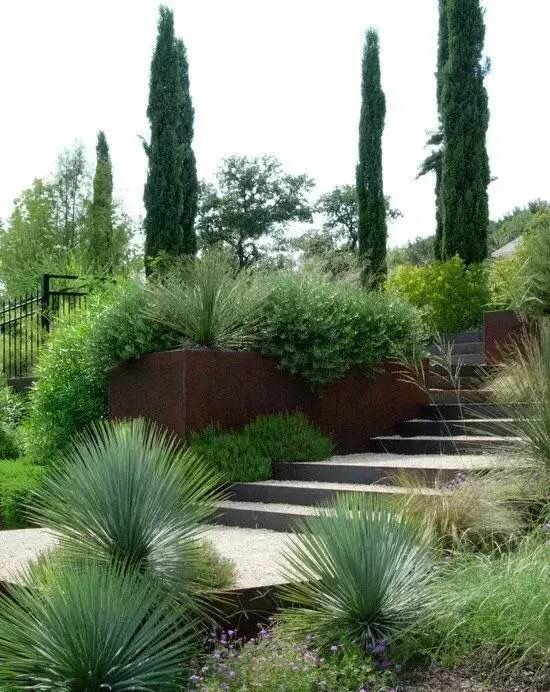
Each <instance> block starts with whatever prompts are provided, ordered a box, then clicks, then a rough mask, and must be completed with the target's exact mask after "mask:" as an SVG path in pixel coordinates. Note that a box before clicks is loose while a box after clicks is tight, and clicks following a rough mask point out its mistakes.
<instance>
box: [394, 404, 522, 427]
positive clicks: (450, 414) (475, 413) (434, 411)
mask: <svg viewBox="0 0 550 692" xmlns="http://www.w3.org/2000/svg"><path fill="white" fill-rule="evenodd" d="M527 411H528V407H527V406H524V405H521V404H518V405H516V406H513V407H512V406H499V405H498V404H490V403H486V402H464V403H460V404H457V403H445V404H430V405H428V406H425V407H424V408H423V409H422V414H421V415H422V417H423V418H429V419H432V420H462V419H472V420H475V419H476V418H512V417H513V416H514V412H517V413H518V414H520V415H525V414H526V413H527ZM405 422H407V421H405Z"/></svg>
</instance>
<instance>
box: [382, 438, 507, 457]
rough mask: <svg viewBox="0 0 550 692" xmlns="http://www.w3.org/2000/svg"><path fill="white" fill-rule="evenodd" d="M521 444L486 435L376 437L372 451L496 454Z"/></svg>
mask: <svg viewBox="0 0 550 692" xmlns="http://www.w3.org/2000/svg"><path fill="white" fill-rule="evenodd" d="M519 442H520V440H519V438H517V437H504V436H494V435H491V436H485V435H453V436H449V437H439V436H437V435H422V436H421V435H417V436H416V437H401V436H399V435H394V436H393V437H389V436H388V437H375V438H373V440H372V441H371V444H372V450H373V451H376V452H382V451H385V452H389V453H393V454H409V455H410V454H485V453H489V454H495V453H496V452H503V451H509V450H513V449H514V447H515V446H517V444H518V443H519Z"/></svg>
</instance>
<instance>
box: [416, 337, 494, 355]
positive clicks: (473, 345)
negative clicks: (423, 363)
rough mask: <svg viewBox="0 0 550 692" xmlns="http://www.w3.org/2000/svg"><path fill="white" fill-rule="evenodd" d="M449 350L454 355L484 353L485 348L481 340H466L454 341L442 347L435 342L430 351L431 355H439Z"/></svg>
mask: <svg viewBox="0 0 550 692" xmlns="http://www.w3.org/2000/svg"><path fill="white" fill-rule="evenodd" d="M449 350H450V352H451V353H452V354H454V355H471V354H475V355H485V349H484V346H483V343H482V342H481V341H470V342H469V341H466V342H464V343H458V344H456V343H455V344H452V345H451V347H450V348H449V346H443V348H441V347H440V346H439V344H436V345H434V346H432V348H431V349H430V353H431V354H432V356H436V357H439V356H441V355H442V354H443V355H446V354H448V353H449Z"/></svg>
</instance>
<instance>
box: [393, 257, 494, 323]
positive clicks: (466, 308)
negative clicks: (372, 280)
mask: <svg viewBox="0 0 550 692" xmlns="http://www.w3.org/2000/svg"><path fill="white" fill-rule="evenodd" d="M386 290H387V291H388V292H389V293H390V294H394V295H397V296H400V297H401V298H403V299H405V300H407V301H409V302H410V303H411V304H412V305H414V306H416V307H417V308H419V309H420V310H422V311H423V312H424V314H425V316H426V319H427V321H428V324H429V325H430V327H431V329H432V331H433V332H441V333H445V334H451V333H454V332H460V331H462V330H464V329H470V328H472V327H477V326H479V325H480V324H481V322H482V317H483V312H484V310H486V309H487V306H488V305H489V304H490V301H491V298H490V294H489V286H488V279H487V272H486V269H485V267H484V266H483V265H470V266H469V267H466V266H465V265H464V263H463V262H462V260H461V259H459V258H458V257H454V258H453V259H450V260H447V261H446V262H434V263H433V264H427V265H424V266H422V267H411V266H400V267H398V268H397V269H396V270H395V271H394V272H393V273H392V274H391V275H390V276H389V277H388V280H387V281H386Z"/></svg>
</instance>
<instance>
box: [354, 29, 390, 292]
mask: <svg viewBox="0 0 550 692" xmlns="http://www.w3.org/2000/svg"><path fill="white" fill-rule="evenodd" d="M361 96H362V102H361V117H360V121H359V163H358V165H357V170H356V186H357V207H358V214H359V219H358V241H359V255H360V258H361V260H362V264H363V271H364V280H366V277H368V276H369V273H370V274H371V275H372V278H373V279H374V281H375V283H378V282H380V281H381V279H382V277H383V275H384V273H385V271H386V239H387V238H386V236H387V233H386V201H385V198H384V187H383V180H382V133H383V131H384V118H385V115H386V99H385V96H384V92H383V91H382V87H381V84H380V50H379V43H378V34H377V33H376V31H375V30H374V29H369V30H368V31H367V35H366V38H365V45H364V49H363V63H362V86H361Z"/></svg>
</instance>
